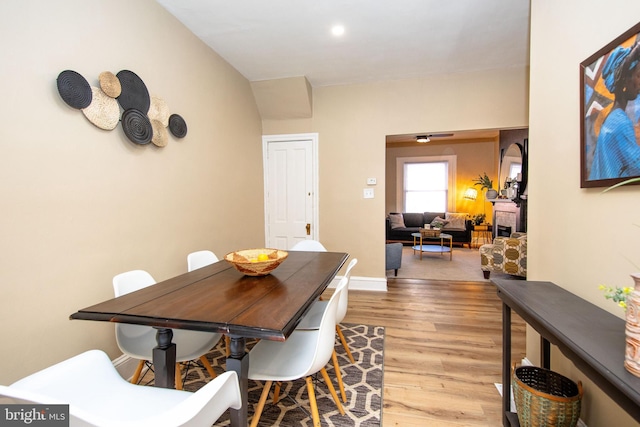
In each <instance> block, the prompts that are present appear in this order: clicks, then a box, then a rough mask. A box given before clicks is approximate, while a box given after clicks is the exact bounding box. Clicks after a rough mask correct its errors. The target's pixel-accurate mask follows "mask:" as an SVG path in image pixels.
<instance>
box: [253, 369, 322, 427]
mask: <svg viewBox="0 0 640 427" xmlns="http://www.w3.org/2000/svg"><path fill="white" fill-rule="evenodd" d="M306 381H307V393H308V394H309V405H311V417H312V418H313V427H320V414H319V413H318V402H316V393H315V392H314V391H313V381H312V380H311V377H310V376H309V377H307V378H306ZM251 427H254V426H253V425H252V426H251Z"/></svg>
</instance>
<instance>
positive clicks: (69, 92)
mask: <svg viewBox="0 0 640 427" xmlns="http://www.w3.org/2000/svg"><path fill="white" fill-rule="evenodd" d="M56 83H57V85H58V93H60V97H61V98H62V100H63V101H64V102H66V103H67V104H68V105H69V106H70V107H73V108H77V109H78V110H81V109H83V108H87V107H88V106H89V104H91V96H92V95H91V86H89V82H88V81H87V79H85V78H84V77H82V75H80V74H79V73H77V72H75V71H73V70H64V71H63V72H61V73H60V74H59V75H58V79H57V82H56Z"/></svg>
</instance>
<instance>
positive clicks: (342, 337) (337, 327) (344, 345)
mask: <svg viewBox="0 0 640 427" xmlns="http://www.w3.org/2000/svg"><path fill="white" fill-rule="evenodd" d="M336 332H338V336H339V337H340V341H341V342H342V346H343V347H344V349H345V350H346V351H347V356H349V360H351V363H356V361H355V360H354V358H353V356H352V355H351V350H349V345H348V344H347V340H346V339H345V337H344V335H343V334H342V329H340V325H336Z"/></svg>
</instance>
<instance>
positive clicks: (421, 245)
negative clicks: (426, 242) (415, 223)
mask: <svg viewBox="0 0 640 427" xmlns="http://www.w3.org/2000/svg"><path fill="white" fill-rule="evenodd" d="M420 261H422V233H420Z"/></svg>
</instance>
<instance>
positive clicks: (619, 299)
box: [598, 285, 633, 311]
mask: <svg viewBox="0 0 640 427" xmlns="http://www.w3.org/2000/svg"><path fill="white" fill-rule="evenodd" d="M598 289H600V290H601V291H602V292H604V297H605V298H606V299H610V300H613V302H615V303H616V304H618V305H619V306H620V307H622V308H623V309H624V310H625V311H626V310H627V295H629V294H630V293H631V292H632V291H633V288H630V287H628V286H625V287H624V288H620V287H618V286H616V287H615V288H612V287H611V286H606V285H600V286H598Z"/></svg>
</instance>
